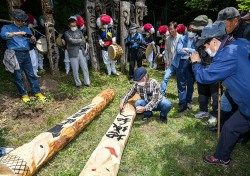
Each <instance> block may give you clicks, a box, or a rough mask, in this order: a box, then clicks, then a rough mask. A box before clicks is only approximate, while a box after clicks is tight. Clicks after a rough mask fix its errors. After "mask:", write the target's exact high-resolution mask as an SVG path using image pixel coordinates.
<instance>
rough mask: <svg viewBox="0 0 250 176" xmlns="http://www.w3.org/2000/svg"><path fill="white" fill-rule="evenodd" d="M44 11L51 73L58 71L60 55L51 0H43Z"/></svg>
mask: <svg viewBox="0 0 250 176" xmlns="http://www.w3.org/2000/svg"><path fill="white" fill-rule="evenodd" d="M41 4H42V11H43V17H44V27H45V35H46V40H47V48H48V55H47V56H48V59H49V63H50V69H51V73H52V74H55V73H58V71H59V70H58V61H59V57H58V54H57V52H56V50H57V49H58V48H57V45H56V39H55V28H54V25H55V24H54V19H53V13H54V10H53V8H52V6H51V2H50V0H41Z"/></svg>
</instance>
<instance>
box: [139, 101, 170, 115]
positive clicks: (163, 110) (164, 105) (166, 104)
mask: <svg viewBox="0 0 250 176" xmlns="http://www.w3.org/2000/svg"><path fill="white" fill-rule="evenodd" d="M147 104H148V102H146V101H145V100H142V99H141V100H137V101H136V102H135V107H137V106H146V105H147ZM171 107H172V103H171V102H170V101H169V100H168V99H166V98H165V97H164V98H163V99H162V100H161V101H160V102H159V104H158V105H157V106H156V107H155V108H154V109H153V111H160V115H161V116H162V117H167V114H168V112H169V111H170V109H171ZM152 114H153V113H152V111H145V112H144V113H143V115H144V116H151V115H152Z"/></svg>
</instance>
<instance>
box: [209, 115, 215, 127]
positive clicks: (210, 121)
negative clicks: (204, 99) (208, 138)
mask: <svg viewBox="0 0 250 176" xmlns="http://www.w3.org/2000/svg"><path fill="white" fill-rule="evenodd" d="M208 123H209V124H210V125H212V124H215V123H217V118H216V117H214V116H210V118H209V119H208Z"/></svg>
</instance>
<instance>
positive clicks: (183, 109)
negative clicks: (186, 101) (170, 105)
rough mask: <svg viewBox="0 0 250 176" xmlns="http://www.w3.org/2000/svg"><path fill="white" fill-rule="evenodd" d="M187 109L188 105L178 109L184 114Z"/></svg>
mask: <svg viewBox="0 0 250 176" xmlns="http://www.w3.org/2000/svg"><path fill="white" fill-rule="evenodd" d="M186 109H187V105H184V106H180V107H179V109H178V111H179V112H183V111H185V110H186Z"/></svg>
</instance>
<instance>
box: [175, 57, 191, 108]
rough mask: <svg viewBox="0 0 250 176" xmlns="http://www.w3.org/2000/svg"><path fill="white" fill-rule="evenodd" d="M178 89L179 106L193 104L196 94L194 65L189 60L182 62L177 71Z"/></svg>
mask: <svg viewBox="0 0 250 176" xmlns="http://www.w3.org/2000/svg"><path fill="white" fill-rule="evenodd" d="M177 88H178V96H179V106H185V105H186V104H187V103H191V102H192V96H193V92H194V75H193V72H192V65H191V63H190V62H189V61H188V60H180V64H179V67H178V69H177Z"/></svg>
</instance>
